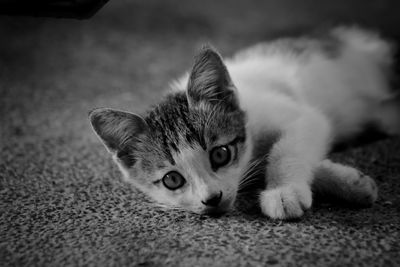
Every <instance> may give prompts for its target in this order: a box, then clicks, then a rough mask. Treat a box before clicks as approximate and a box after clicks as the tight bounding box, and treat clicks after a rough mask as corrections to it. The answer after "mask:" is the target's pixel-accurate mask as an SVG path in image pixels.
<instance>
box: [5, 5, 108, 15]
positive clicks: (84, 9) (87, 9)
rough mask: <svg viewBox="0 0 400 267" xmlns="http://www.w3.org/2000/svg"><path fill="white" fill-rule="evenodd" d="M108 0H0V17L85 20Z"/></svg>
mask: <svg viewBox="0 0 400 267" xmlns="http://www.w3.org/2000/svg"><path fill="white" fill-rule="evenodd" d="M107 2H108V0H0V15H11V16H34V17H55V18H76V19H87V18H90V17H92V16H93V15H94V14H95V13H96V12H97V11H98V10H99V9H100V8H101V7H102V6H104V5H105V4H106V3H107Z"/></svg>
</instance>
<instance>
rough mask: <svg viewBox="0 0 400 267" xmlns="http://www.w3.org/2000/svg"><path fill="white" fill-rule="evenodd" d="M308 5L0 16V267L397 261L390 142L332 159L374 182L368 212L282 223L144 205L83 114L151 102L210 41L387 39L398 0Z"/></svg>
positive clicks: (236, 44)
mask: <svg viewBox="0 0 400 267" xmlns="http://www.w3.org/2000/svg"><path fill="white" fill-rule="evenodd" d="M142 2H143V3H144V2H146V4H143V3H142ZM315 2H318V3H319V4H318V5H317V6H315V5H313V4H312V1H289V0H286V1H264V2H261V1H256V0H251V1H243V2H239V1H235V2H232V1H231V2H229V3H228V2H227V1H194V0H193V1H192V0H190V1H178V0H176V1H169V4H168V5H167V4H163V3H164V1H159V3H157V2H155V1H122V0H121V1H111V2H110V3H109V4H108V5H107V6H106V7H105V8H104V9H103V10H102V11H101V12H100V13H99V14H97V16H95V17H94V18H93V19H91V20H89V21H73V20H54V19H32V18H7V17H2V18H0V38H1V42H0V265H3V266H22V265H25V266H34V265H37V266H61V265H85V266H86V265H91V266H111V265H114V266H126V265H131V266H132V265H133V266H134V265H137V266H163V265H170V266H179V265H180V266H196V265H198V266H239V265H243V266H252V265H254V266H265V265H274V264H277V265H307V266H311V265H317V266H327V265H330V266H346V265H348V266H354V265H368V266H371V265H377V266H399V265H400V140H399V139H393V140H385V141H381V142H378V143H375V144H372V145H369V146H366V147H362V148H357V149H353V150H349V151H347V152H345V153H340V154H335V155H334V158H335V159H336V160H338V161H340V162H346V163H349V164H352V165H355V166H358V167H359V168H360V169H361V170H363V171H364V172H366V173H368V174H370V175H371V176H373V177H375V178H376V181H377V183H378V185H379V187H380V197H379V199H378V201H377V203H376V205H374V206H373V207H372V208H369V209H363V210H352V209H348V208H345V207H340V206H337V205H333V204H326V203H319V204H318V203H317V205H316V206H315V207H314V208H313V209H312V210H311V211H310V212H309V213H307V214H306V216H305V217H304V218H303V219H302V220H300V221H296V222H283V223H282V222H273V221H270V220H268V219H267V218H265V217H263V216H261V215H260V214H259V213H258V212H257V209H256V208H255V209H243V208H242V209H238V210H236V211H235V212H232V213H231V214H228V215H226V216H223V217H221V218H209V217H206V216H199V215H193V214H189V213H185V212H178V211H163V210H160V209H155V208H153V207H152V205H151V204H150V203H149V202H148V201H147V200H146V199H145V198H144V197H143V195H142V194H140V193H138V192H137V191H136V190H135V189H133V188H131V187H129V186H127V185H126V184H124V183H123V182H121V180H120V179H119V177H120V175H119V173H118V172H117V170H116V168H115V167H114V166H113V165H112V164H111V161H110V159H109V157H108V155H107V154H106V153H105V149H104V148H103V146H102V145H101V144H100V143H99V142H98V140H97V139H96V137H95V136H94V134H93V133H92V132H91V129H90V127H89V124H88V121H87V111H88V110H89V109H91V108H93V107H99V106H109V107H115V108H123V109H130V110H132V111H141V110H143V109H144V108H145V107H146V106H147V105H148V104H149V103H154V102H155V101H156V100H157V99H158V97H159V95H160V92H162V90H164V88H165V87H166V83H167V82H168V81H169V80H170V79H171V78H172V77H174V76H176V75H178V74H179V73H181V72H182V71H183V70H185V69H186V68H188V67H189V66H190V64H191V60H192V56H193V53H194V51H195V50H196V49H197V48H198V47H199V46H200V45H201V44H202V43H205V42H208V41H209V42H211V43H213V44H214V46H216V47H218V48H219V49H220V50H221V51H222V53H223V54H224V55H226V56H229V55H230V54H231V53H233V51H235V50H236V49H238V48H240V47H244V46H246V45H248V44H251V43H254V42H256V41H260V40H265V39H267V38H271V37H273V36H276V35H279V34H281V33H285V32H298V31H300V30H302V29H307V28H310V27H312V26H316V25H322V26H324V25H329V24H330V23H329V22H334V23H335V22H343V21H345V22H360V23H364V24H368V25H370V26H376V27H379V28H381V29H383V30H384V31H385V32H387V33H388V34H391V35H397V32H396V29H395V28H394V27H391V26H396V25H399V22H400V21H399V17H398V16H397V14H396V13H395V12H396V10H398V9H397V7H396V6H394V1H391V2H390V1H368V3H369V4H365V3H363V1H351V4H350V3H347V2H348V1H344V0H343V1H315ZM278 3H279V4H278ZM300 3H301V4H300ZM345 3H347V4H345ZM362 3H363V4H362ZM361 4H362V5H361ZM327 22H328V23H327Z"/></svg>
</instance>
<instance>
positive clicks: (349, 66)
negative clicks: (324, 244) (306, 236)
mask: <svg viewBox="0 0 400 267" xmlns="http://www.w3.org/2000/svg"><path fill="white" fill-rule="evenodd" d="M392 54H393V48H392V47H391V45H390V44H389V43H388V42H386V41H384V40H383V39H381V38H380V37H379V36H378V35H377V34H376V33H373V32H369V31H365V30H362V29H359V28H355V27H353V28H346V27H342V28H335V29H333V30H332V31H331V32H329V34H327V35H326V36H324V37H319V38H316V37H314V38H312V37H303V38H297V39H280V40H277V41H275V42H270V43H263V44H259V45H257V46H255V47H251V48H249V49H246V50H244V51H242V52H239V53H238V54H237V55H235V56H234V57H233V59H230V60H226V61H225V63H224V62H223V60H222V58H221V57H220V55H219V54H218V53H217V52H216V51H215V50H214V49H213V48H211V47H208V46H206V47H205V48H203V49H202V51H200V53H199V54H198V56H197V57H196V59H195V63H194V66H193V68H192V70H191V71H190V72H189V74H188V75H185V76H184V77H183V78H181V79H179V80H178V81H176V82H175V83H174V84H173V89H174V90H173V92H171V93H170V94H169V95H168V96H167V97H166V98H165V99H164V100H163V101H162V102H161V103H160V104H159V105H158V106H157V107H155V108H153V109H151V110H150V111H149V112H148V113H146V114H145V115H144V117H143V118H142V117H140V116H138V115H135V114H131V113H129V112H123V111H116V110H111V109H96V110H94V111H92V112H91V113H90V120H91V122H92V125H93V128H94V130H95V132H96V133H97V134H98V136H99V137H100V139H101V140H102V141H103V142H104V144H105V145H106V147H107V148H108V150H109V151H110V152H111V153H112V154H113V155H114V159H115V161H116V162H117V164H118V166H119V167H120V169H121V171H122V172H123V174H124V177H125V179H126V180H127V181H128V182H131V183H132V184H134V185H135V186H137V187H138V188H139V189H141V190H142V191H144V192H146V193H147V194H148V195H149V196H151V197H152V198H153V199H154V200H156V201H157V202H158V203H159V204H161V205H164V206H167V207H173V208H184V209H187V210H190V211H193V212H197V213H216V212H217V213H221V212H225V211H227V210H229V209H230V208H231V207H232V204H233V202H234V200H235V198H236V195H237V192H238V190H239V189H240V188H241V187H243V186H245V185H246V184H248V183H249V182H251V180H252V179H253V177H255V176H256V174H258V171H259V168H260V164H259V163H260V162H264V160H265V161H266V162H268V164H267V165H266V166H262V168H266V169H265V171H264V173H265V179H266V188H265V189H264V190H263V191H262V193H261V195H260V206H261V210H262V212H263V213H264V214H265V215H267V216H269V217H271V218H276V219H288V218H296V217H299V216H301V215H302V214H303V213H304V211H305V210H306V209H308V208H310V207H311V204H312V192H311V186H312V184H313V185H314V188H315V190H320V191H321V192H328V193H331V194H333V195H336V196H338V197H340V198H342V199H344V200H346V201H350V202H352V203H355V204H358V205H370V204H372V203H373V202H374V201H375V200H376V198H377V188H376V185H375V183H374V181H373V180H372V179H371V178H370V177H368V176H366V175H364V174H362V173H361V172H359V171H357V170H356V169H354V168H352V167H349V166H343V165H341V164H338V163H334V162H331V161H330V160H329V159H326V157H327V153H328V152H329V151H330V149H331V148H332V146H333V145H334V144H336V143H338V142H344V141H346V140H349V139H351V138H354V136H356V135H357V134H359V133H360V132H362V130H363V129H364V128H365V127H366V126H367V125H374V127H376V128H378V129H379V130H381V131H383V132H385V133H386V134H391V135H392V134H399V133H400V108H399V105H398V104H399V102H398V99H396V97H395V95H394V93H393V91H392V90H391V89H390V88H389V82H390V79H391V75H392V73H391V65H392V58H393V55H392ZM262 144H268V145H266V146H264V145H262ZM220 146H225V147H227V148H229V150H230V151H231V153H232V154H233V155H232V158H231V160H230V161H229V163H228V164H227V165H225V166H223V167H221V168H218V169H216V168H213V166H212V164H210V153H211V151H212V149H213V148H216V147H220ZM170 171H177V172H179V173H180V174H181V175H182V176H183V177H184V178H185V180H186V183H185V184H184V186H182V187H181V188H179V189H177V190H169V189H167V188H166V187H165V186H164V185H163V183H162V182H161V181H162V179H163V177H164V175H165V174H166V173H168V172H170ZM218 194H221V196H222V197H221V200H220V202H218V204H217V205H213V206H212V207H211V206H210V205H205V203H207V202H206V200H207V199H210V198H211V197H212V198H214V200H215V196H216V195H218Z"/></svg>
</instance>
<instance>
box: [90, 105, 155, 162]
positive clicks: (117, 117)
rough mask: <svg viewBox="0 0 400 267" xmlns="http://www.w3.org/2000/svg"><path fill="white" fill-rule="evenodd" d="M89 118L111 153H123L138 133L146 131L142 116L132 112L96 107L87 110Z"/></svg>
mask: <svg viewBox="0 0 400 267" xmlns="http://www.w3.org/2000/svg"><path fill="white" fill-rule="evenodd" d="M89 120H90V122H91V124H92V127H93V129H94V131H95V132H96V134H97V135H98V136H99V138H100V139H101V141H102V142H103V143H104V145H105V146H106V148H107V149H108V150H109V151H110V152H111V153H116V154H117V156H118V157H119V155H118V154H121V153H122V154H123V153H124V151H126V148H127V146H128V145H129V144H130V142H132V140H134V139H135V138H136V137H137V136H138V135H140V134H144V133H145V132H146V131H147V124H146V122H145V121H144V119H142V117H140V116H138V115H135V114H133V113H129V112H125V111H120V110H114V109H108V108H98V109H94V110H92V111H90V112H89Z"/></svg>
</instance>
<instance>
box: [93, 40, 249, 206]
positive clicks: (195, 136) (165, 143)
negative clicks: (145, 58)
mask: <svg viewBox="0 0 400 267" xmlns="http://www.w3.org/2000/svg"><path fill="white" fill-rule="evenodd" d="M89 117H90V120H91V123H92V126H93V128H94V130H95V132H96V133H97V135H98V136H99V137H100V139H101V140H102V141H103V143H104V144H105V146H106V147H107V149H108V151H109V152H111V153H112V154H113V157H114V160H115V161H116V162H117V164H118V166H119V168H120V169H121V171H122V172H123V174H124V177H125V179H126V180H127V181H129V182H131V183H132V184H134V185H135V186H136V187H137V188H139V189H140V190H142V191H143V192H145V193H146V194H148V195H149V196H150V197H151V198H153V199H154V200H155V201H156V202H157V203H159V204H161V205H163V206H167V207H172V208H183V209H186V210H190V211H193V212H196V213H221V212H225V211H227V210H228V209H229V208H230V207H231V206H232V204H233V202H234V200H235V198H236V194H237V190H238V186H239V182H240V179H241V176H242V174H243V171H244V170H245V168H246V166H247V164H248V162H249V159H250V153H251V148H250V146H251V143H250V140H249V139H250V138H249V137H248V136H247V134H246V127H245V124H246V116H245V113H244V112H243V110H241V108H240V106H239V102H238V97H237V93H236V88H235V87H234V85H233V83H232V81H231V78H230V76H229V73H228V71H227V69H226V67H225V65H224V63H223V61H222V58H221V57H220V56H219V55H218V53H217V52H215V51H214V50H213V49H211V48H209V47H205V48H203V50H202V51H201V52H200V53H199V55H198V56H197V57H196V59H195V64H194V66H193V69H192V71H191V72H190V74H189V78H188V83H187V88H186V90H185V91H180V92H176V93H173V94H170V95H168V96H167V97H166V98H165V99H164V100H163V101H162V102H161V103H159V104H158V105H157V106H156V107H154V108H153V109H152V110H150V111H149V112H148V113H147V114H146V115H145V116H144V117H141V116H138V115H136V114H132V113H129V112H124V111H118V110H113V109H103V108H102V109H95V110H93V111H92V112H91V113H90V115H89Z"/></svg>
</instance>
